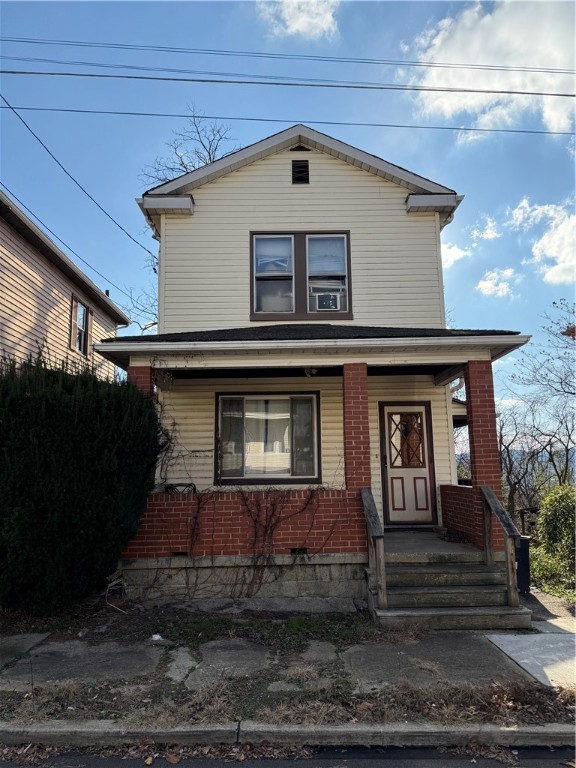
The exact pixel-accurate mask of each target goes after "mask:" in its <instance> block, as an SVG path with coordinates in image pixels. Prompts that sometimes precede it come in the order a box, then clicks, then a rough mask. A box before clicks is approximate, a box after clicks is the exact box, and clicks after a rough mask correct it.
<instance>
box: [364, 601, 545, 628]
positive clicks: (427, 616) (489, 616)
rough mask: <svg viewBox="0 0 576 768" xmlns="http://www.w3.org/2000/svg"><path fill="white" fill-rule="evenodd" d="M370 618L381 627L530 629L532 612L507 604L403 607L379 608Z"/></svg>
mask: <svg viewBox="0 0 576 768" xmlns="http://www.w3.org/2000/svg"><path fill="white" fill-rule="evenodd" d="M372 616H373V618H374V620H375V621H376V622H377V623H378V624H379V625H380V626H381V627H383V628H384V629H410V628H413V629H422V630H426V629H530V627H531V626H532V624H531V616H532V612H531V611H529V610H528V609H527V608H510V607H508V606H501V607H500V606H499V607H490V606H482V607H476V608H442V609H441V610H440V609H438V608H411V609H409V608H404V609H390V610H386V611H381V610H379V609H378V608H375V609H374V610H373V612H372Z"/></svg>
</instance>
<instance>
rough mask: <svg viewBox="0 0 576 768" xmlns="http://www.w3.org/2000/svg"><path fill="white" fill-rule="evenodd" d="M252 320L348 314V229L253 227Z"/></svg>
mask: <svg viewBox="0 0 576 768" xmlns="http://www.w3.org/2000/svg"><path fill="white" fill-rule="evenodd" d="M252 278H253V279H252V313H251V318H252V319H253V320H261V319H270V320H272V319H274V320H302V319H308V320H326V319H327V318H329V317H330V316H332V315H337V316H339V317H340V318H346V319H350V318H351V317H352V308H351V289H350V248H349V234H348V233H347V232H334V233H332V232H329V233H324V232H291V233H270V234H268V233H261V234H260V233H257V234H256V233H254V234H253V235H252Z"/></svg>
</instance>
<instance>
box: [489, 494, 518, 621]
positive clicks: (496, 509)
mask: <svg viewBox="0 0 576 768" xmlns="http://www.w3.org/2000/svg"><path fill="white" fill-rule="evenodd" d="M480 490H481V491H482V495H483V496H484V501H485V502H486V504H485V505H484V560H485V561H486V564H487V565H493V563H494V547H493V544H492V514H493V515H494V517H495V518H496V519H497V520H498V522H499V523H500V525H501V526H502V530H503V531H504V555H505V558H506V584H507V587H508V605H510V606H511V607H513V608H518V606H519V605H520V599H519V597H518V579H517V576H516V551H515V550H516V547H518V546H519V545H520V540H521V538H522V536H521V534H520V531H519V530H518V528H517V527H516V525H515V524H514V521H513V520H512V518H511V517H510V515H509V514H508V512H507V511H506V510H505V509H504V507H503V506H502V504H501V503H500V501H499V500H498V498H497V497H496V494H495V493H494V491H493V490H492V488H490V486H488V485H481V486H480Z"/></svg>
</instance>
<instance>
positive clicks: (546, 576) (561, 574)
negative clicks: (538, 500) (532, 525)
mask: <svg viewBox="0 0 576 768" xmlns="http://www.w3.org/2000/svg"><path fill="white" fill-rule="evenodd" d="M575 503H576V494H575V492H574V488H573V487H572V486H570V485H560V486H558V487H557V488H555V489H554V490H553V491H550V493H549V494H548V495H547V496H546V497H545V499H544V501H543V502H542V506H541V508H540V513H539V515H538V528H537V546H536V547H534V548H533V550H532V553H531V556H530V565H531V576H532V582H533V583H534V584H535V585H536V586H540V587H543V588H545V589H547V590H548V591H551V592H555V593H556V594H567V593H568V592H570V590H573V589H574V566H575V562H574V548H575V545H576V531H575V526H574V506H575Z"/></svg>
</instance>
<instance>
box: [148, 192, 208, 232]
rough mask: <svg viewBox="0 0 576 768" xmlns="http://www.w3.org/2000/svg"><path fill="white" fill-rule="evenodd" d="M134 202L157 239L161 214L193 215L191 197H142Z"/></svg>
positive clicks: (192, 199) (192, 200)
mask: <svg viewBox="0 0 576 768" xmlns="http://www.w3.org/2000/svg"><path fill="white" fill-rule="evenodd" d="M136 202H137V203H138V205H139V207H140V210H141V211H142V213H143V214H144V216H145V217H146V219H147V220H148V223H149V224H150V225H151V226H152V228H153V229H154V232H155V233H156V235H157V236H158V237H159V236H160V217H161V216H162V214H163V213H167V214H173V215H176V216H193V215H194V198H193V197H192V195H162V196H160V195H144V196H143V197H141V198H137V199H136Z"/></svg>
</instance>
